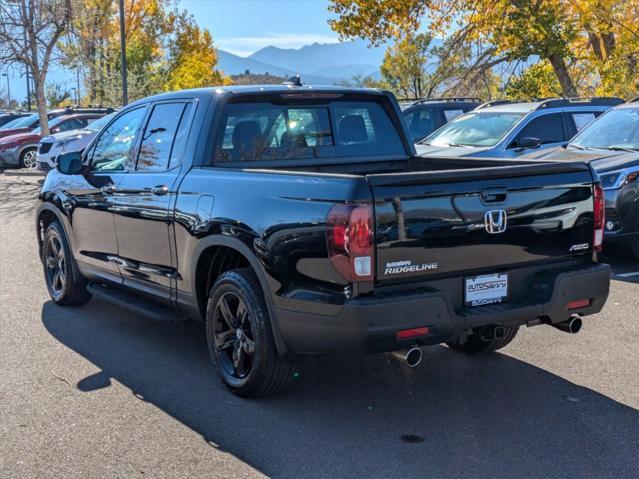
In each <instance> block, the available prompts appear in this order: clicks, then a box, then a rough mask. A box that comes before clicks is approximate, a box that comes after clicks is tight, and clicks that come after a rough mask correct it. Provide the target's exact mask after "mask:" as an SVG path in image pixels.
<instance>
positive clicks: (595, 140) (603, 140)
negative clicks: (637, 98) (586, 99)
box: [568, 108, 639, 149]
mask: <svg viewBox="0 0 639 479" xmlns="http://www.w3.org/2000/svg"><path fill="white" fill-rule="evenodd" d="M568 146H573V147H576V148H602V149H607V148H628V149H639V108H619V109H615V110H610V111H609V112H607V113H606V114H604V115H602V116H600V117H599V118H598V119H597V120H596V121H593V122H592V123H591V124H590V125H588V126H587V127H586V128H584V129H583V130H582V131H581V132H579V133H578V134H577V136H575V137H574V138H573V140H572V141H571V142H570V143H569V144H568Z"/></svg>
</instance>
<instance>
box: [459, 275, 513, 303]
mask: <svg viewBox="0 0 639 479" xmlns="http://www.w3.org/2000/svg"><path fill="white" fill-rule="evenodd" d="M509 279H510V278H509V277H508V273H490V274H480V275H477V276H467V277H466V278H464V306H466V307H471V308H472V307H476V306H485V305H487V304H498V303H504V302H506V301H508V297H509V294H510V284H509V283H510V281H509Z"/></svg>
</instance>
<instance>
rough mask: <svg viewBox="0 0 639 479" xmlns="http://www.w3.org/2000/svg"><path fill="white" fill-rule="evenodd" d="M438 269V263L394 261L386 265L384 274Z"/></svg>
mask: <svg viewBox="0 0 639 479" xmlns="http://www.w3.org/2000/svg"><path fill="white" fill-rule="evenodd" d="M437 268H439V263H435V262H433V263H422V264H413V262H412V261H410V260H406V261H394V262H392V263H386V268H385V269H384V274H385V275H386V274H401V273H416V272H418V271H428V270H434V269H437Z"/></svg>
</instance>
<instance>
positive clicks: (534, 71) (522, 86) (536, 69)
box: [504, 61, 561, 100]
mask: <svg viewBox="0 0 639 479" xmlns="http://www.w3.org/2000/svg"><path fill="white" fill-rule="evenodd" d="M504 93H505V95H506V96H507V97H508V98H513V99H524V100H532V99H535V98H548V97H555V96H560V95H561V85H560V84H559V81H558V80H557V76H556V75H555V72H554V71H553V68H552V66H551V65H550V64H549V63H548V62H547V61H541V62H539V63H535V64H534V65H530V66H529V67H527V68H526V69H524V71H522V72H521V73H520V74H519V75H517V76H514V77H512V78H511V79H510V80H509V82H508V83H507V84H506V87H505V90H504Z"/></svg>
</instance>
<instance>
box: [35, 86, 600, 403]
mask: <svg viewBox="0 0 639 479" xmlns="http://www.w3.org/2000/svg"><path fill="white" fill-rule="evenodd" d="M603 214H604V213H603V192H602V190H601V187H600V185H599V183H598V179H597V176H596V174H595V173H594V172H593V170H592V169H591V168H590V167H589V166H588V165H587V164H585V163H580V162H575V163H568V162H561V163H559V162H557V163H555V162H544V161H539V160H505V159H495V160H491V159H485V158H466V159H463V158H462V159H459V158H458V159H452V158H451V159H447V158H420V157H418V156H416V154H415V149H414V147H413V143H412V140H411V138H410V136H409V135H408V134H407V128H406V125H405V123H404V120H403V119H402V115H401V112H400V109H399V106H398V104H397V102H396V100H395V98H394V97H393V96H392V95H391V94H390V93H387V92H384V91H379V90H374V89H348V88H336V87H310V86H299V85H298V86H296V85H281V86H262V87H258V86H248V87H225V88H209V89H200V90H190V91H181V92H174V93H167V94H162V95H159V96H154V97H150V98H145V99H143V100H140V101H137V102H135V103H133V104H131V105H128V106H127V107H125V108H123V109H122V110H121V111H120V112H119V113H118V114H117V115H116V116H115V117H114V118H113V119H112V120H111V122H110V123H109V124H108V125H107V126H106V127H105V128H104V129H103V130H102V131H101V132H100V133H99V134H98V135H97V136H96V138H95V139H94V140H93V141H92V143H91V144H90V145H89V146H88V147H87V148H86V150H85V151H84V152H82V154H79V153H65V154H63V155H60V157H59V161H58V167H57V169H56V170H53V171H51V172H50V173H49V175H48V176H47V178H46V180H45V182H44V184H43V186H42V190H41V192H40V194H39V204H38V206H37V212H36V221H37V231H38V243H39V247H40V252H41V258H42V263H43V266H44V276H45V280H46V284H47V287H48V290H49V293H50V295H51V298H52V299H53V301H55V302H56V303H57V304H60V305H69V306H70V305H77V304H82V303H85V302H87V301H88V300H89V299H90V298H91V295H92V294H93V295H100V296H101V297H108V298H110V299H112V300H115V301H117V302H119V303H121V304H126V305H127V306H129V307H132V308H134V309H136V310H137V311H138V312H145V313H147V314H149V315H152V316H157V317H162V316H163V314H164V313H165V312H168V313H169V314H168V316H170V317H175V316H176V315H181V316H185V317H190V318H196V319H199V320H201V321H204V322H205V323H206V335H207V340H208V345H209V348H210V353H211V357H212V360H213V362H214V363H215V366H216V368H217V372H218V373H219V376H220V377H221V379H222V381H223V382H224V383H225V384H226V385H227V386H228V387H229V388H230V389H231V390H232V391H234V392H235V393H236V394H238V395H241V396H246V397H257V396H263V395H266V394H271V393H274V392H276V391H280V390H282V389H283V388H285V387H286V385H287V384H288V382H289V379H290V378H291V371H292V369H291V360H292V359H293V358H294V357H295V356H296V355H297V354H303V353H306V354H327V353H336V352H360V353H381V352H395V353H397V355H398V356H400V357H403V359H404V360H405V361H406V362H407V363H408V364H409V365H411V366H414V365H416V364H417V363H418V362H419V361H420V359H421V350H420V349H419V348H420V347H422V346H427V345H435V344H440V343H446V344H448V345H449V346H450V348H451V349H453V350H455V351H460V352H463V353H467V354H474V353H480V352H487V351H494V350H496V349H499V348H502V347H504V346H505V345H507V344H508V343H509V342H510V341H512V340H513V338H514V337H515V334H516V333H517V330H518V329H519V327H520V326H522V325H528V326H533V325H537V324H548V325H552V326H554V327H556V328H558V329H560V330H563V331H567V332H573V333H575V332H577V331H578V330H579V328H580V326H581V319H580V317H581V316H586V315H590V314H594V313H597V312H599V311H600V310H601V309H602V307H603V305H604V303H605V301H606V298H607V296H608V287H609V281H610V270H609V266H608V265H606V264H601V263H599V256H600V251H601V246H602V238H603V222H604V218H603Z"/></svg>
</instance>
